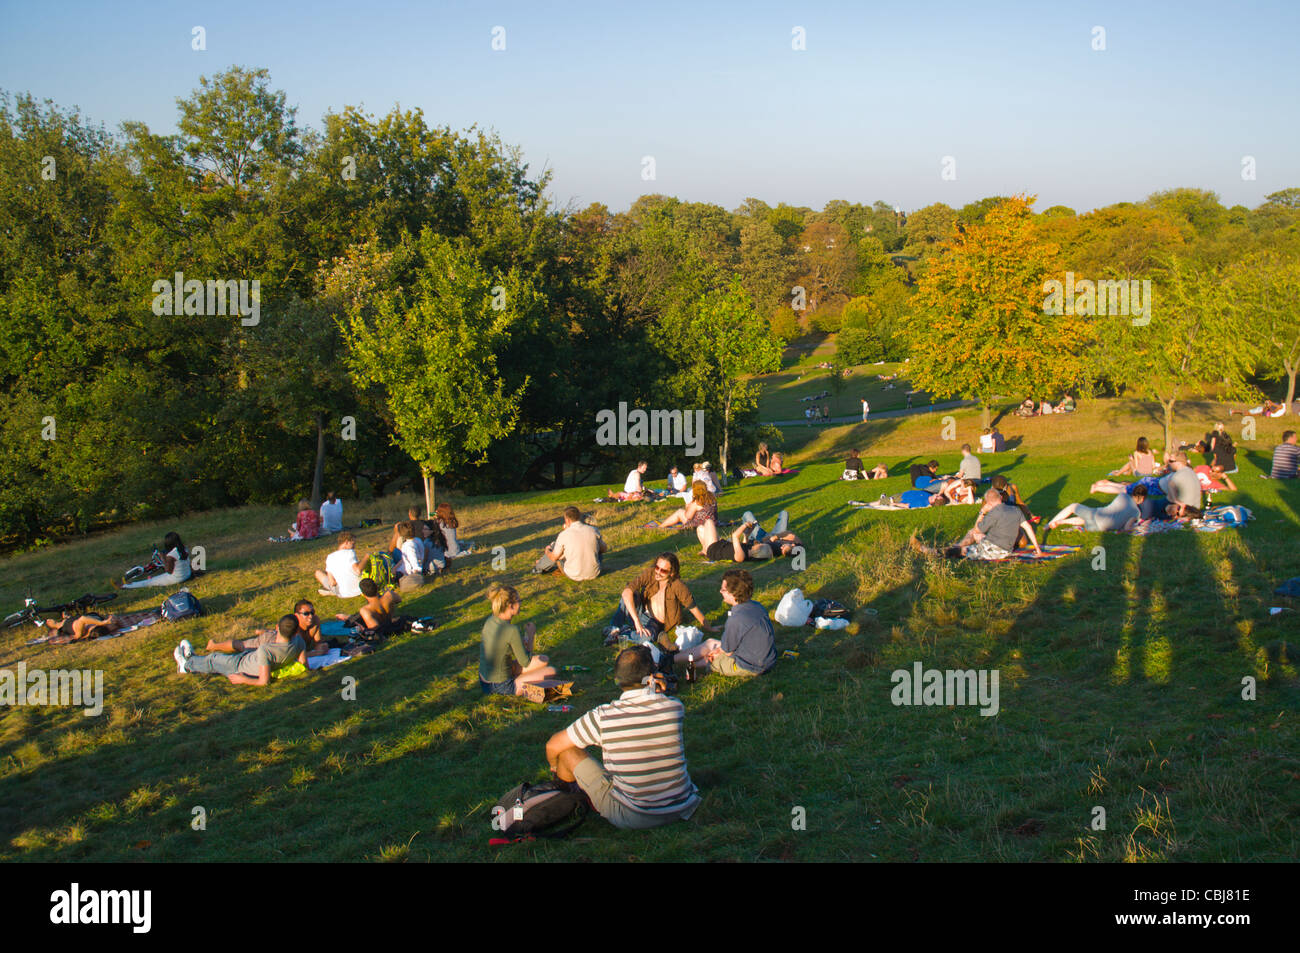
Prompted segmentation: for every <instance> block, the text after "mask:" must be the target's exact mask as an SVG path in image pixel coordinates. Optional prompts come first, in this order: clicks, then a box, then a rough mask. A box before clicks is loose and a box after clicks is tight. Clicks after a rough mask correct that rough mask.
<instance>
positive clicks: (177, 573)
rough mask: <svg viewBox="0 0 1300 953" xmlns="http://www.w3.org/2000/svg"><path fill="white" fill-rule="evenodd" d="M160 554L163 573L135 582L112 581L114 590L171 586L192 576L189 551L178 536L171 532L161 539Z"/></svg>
mask: <svg viewBox="0 0 1300 953" xmlns="http://www.w3.org/2000/svg"><path fill="white" fill-rule="evenodd" d="M162 552H163V568H164V571H163V572H161V573H159V574H158V575H156V576H150V577H149V578H148V579H141V580H139V581H137V582H118V581H117V580H114V581H113V586H114V588H117V589H144V588H146V587H148V586H173V585H175V584H176V583H178V582H184V581H185V580H186V579H189V578H190V576H191V575H192V574H193V571H192V570H191V569H190V551H189V550H188V549H186V548H185V544H184V543H183V542H181V538H180V535H179V534H177V533H175V532H171V533H168V534H167V535H166V536H164V537H163V544H162Z"/></svg>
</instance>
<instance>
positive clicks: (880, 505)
mask: <svg viewBox="0 0 1300 953" xmlns="http://www.w3.org/2000/svg"><path fill="white" fill-rule="evenodd" d="M976 502H978V501H977V500H972V501H971V502H970V503H949V504H948V505H949V506H974V505H975V503H976ZM849 506H857V507H865V508H866V509H869V510H928V509H932V508H933V507H929V506H908V505H907V504H906V503H894V502H892V501H890V500H872V501H871V502H870V503H863V502H862V501H861V500H849Z"/></svg>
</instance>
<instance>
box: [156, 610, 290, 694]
mask: <svg viewBox="0 0 1300 953" xmlns="http://www.w3.org/2000/svg"><path fill="white" fill-rule="evenodd" d="M275 628H276V633H275V638H273V639H272V640H271V641H269V642H267V643H266V644H265V645H259V646H258V647H257V648H255V649H246V650H245V651H243V652H237V653H235V654H234V655H228V654H225V653H223V652H213V653H212V654H210V655H195V654H194V647H193V646H192V645H190V642H189V639H184V640H182V641H181V644H180V645H178V646H176V648H175V649H173V650H172V658H174V659H175V660H176V671H177V672H178V673H179V674H181V675H224V676H226V678H228V679H230V681H231V683H232V684H234V685H266V684H268V683H269V682H270V681H271V669H272V668H278V667H279V666H281V665H283V664H284V663H285V662H288V661H290V660H297V661H299V662H301V663H302V665H303V668H310V666H309V665H308V664H307V646H306V643H304V642H303V639H302V636H301V635H300V634H299V633H298V620H297V618H295V617H294V616H291V615H286V616H281V617H280V621H279V622H277V623H276V626H275Z"/></svg>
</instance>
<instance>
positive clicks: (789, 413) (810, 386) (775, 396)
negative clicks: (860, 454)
mask: <svg viewBox="0 0 1300 953" xmlns="http://www.w3.org/2000/svg"><path fill="white" fill-rule="evenodd" d="M810 348H812V346H811V345H805V346H802V347H790V348H787V349H786V351H785V354H784V356H783V357H782V361H781V370H779V371H776V372H774V373H772V374H768V375H767V376H765V377H764V378H763V393H762V395H761V396H760V397H759V400H758V419H759V420H802V419H803V412H804V411H805V410H807V409H808V408H809V407H810V406H812V405H813V402H810V401H805V400H804V399H803V398H805V397H813V396H815V395H817V394H820V393H822V392H823V391H826V392H829V395H830V396H828V397H824V398H820V399H818V400H817V401H816V402H815V403H816V406H817V407H818V408H820V407H821V406H822V405H823V404H830V406H831V416H833V417H842V416H845V415H846V414H853V415H855V416H860V415H861V413H862V405H861V404H860V403H859V401H860V400H862V398H864V397H865V398H866V399H867V400H868V401H869V402H870V404H871V410H872V411H873V412H875V411H881V410H899V409H901V408H903V407H906V406H907V392H908V391H909V390H910V389H911V386H912V385H911V384H910V383H908V381H907V379H906V378H907V365H906V364H903V363H884V364H859V365H857V366H855V367H851V368H849V372H850V373H849V377H848V380H847V381H846V382H845V386H844V391H843V393H841V394H840V396H839V398H838V399H836V397H835V392H834V391H833V390H831V372H830V371H829V370H827V369H825V368H820V367H818V366H817V365H818V364H821V363H824V362H827V361H830V360H831V359H832V358H833V357H834V356H835V348H834V345H833V343H832V342H829V341H827V342H823V343H821V344H819V345H817V346H816V347H815V348H812V349H811V351H810ZM881 375H883V376H887V377H888V376H893V375H898V377H897V379H895V380H892V381H882V380H879V377H880V376H881ZM891 384H892V385H893V386H892V387H890V386H889V385H891ZM887 387H888V389H886V388H887ZM929 403H931V398H930V396H929V395H928V394H926V393H924V392H921V393H918V394H914V395H913V396H912V405H913V406H914V407H924V406H925V405H926V404H929Z"/></svg>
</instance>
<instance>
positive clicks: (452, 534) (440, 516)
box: [434, 503, 474, 559]
mask: <svg viewBox="0 0 1300 953" xmlns="http://www.w3.org/2000/svg"><path fill="white" fill-rule="evenodd" d="M434 519H435V520H436V521H437V523H438V528H439V529H440V530H442V539H443V542H444V543H446V545H445V546H443V549H444V550H445V551H446V553H447V558H448V559H456V558H458V557H460V556H468V555H470V554H471V553H473V552H474V544H473V543H472V542H470V541H468V540H464V539H460V538H459V537H458V536H457V533H458V532H459V530H460V520H459V519H457V518H456V511H455V510H453V509H452V508H451V504H450V503H439V504H438V507H437V509H435V510H434Z"/></svg>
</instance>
